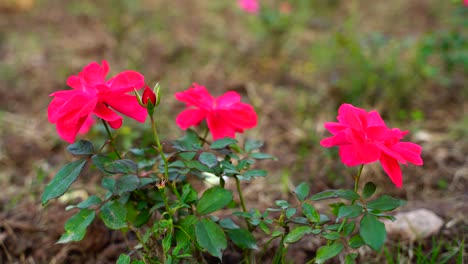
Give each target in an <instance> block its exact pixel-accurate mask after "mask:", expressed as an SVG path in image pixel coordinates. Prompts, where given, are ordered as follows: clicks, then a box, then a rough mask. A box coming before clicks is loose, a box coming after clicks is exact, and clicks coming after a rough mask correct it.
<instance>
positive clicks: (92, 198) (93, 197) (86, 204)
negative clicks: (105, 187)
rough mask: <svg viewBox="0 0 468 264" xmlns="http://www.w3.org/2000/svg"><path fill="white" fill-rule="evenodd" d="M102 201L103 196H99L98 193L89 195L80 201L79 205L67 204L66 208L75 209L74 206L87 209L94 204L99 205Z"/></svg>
mask: <svg viewBox="0 0 468 264" xmlns="http://www.w3.org/2000/svg"><path fill="white" fill-rule="evenodd" d="M101 202H102V200H101V198H99V197H97V196H96V195H91V196H90V197H88V199H86V200H84V201H82V202H80V203H79V204H77V205H71V206H67V208H65V210H67V211H68V210H70V209H73V208H80V209H85V208H89V207H91V206H93V205H98V204H100V203H101Z"/></svg>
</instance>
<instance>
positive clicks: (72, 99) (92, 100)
mask: <svg viewBox="0 0 468 264" xmlns="http://www.w3.org/2000/svg"><path fill="white" fill-rule="evenodd" d="M108 72H109V65H108V64H107V62H106V61H105V60H103V61H102V66H100V65H99V64H98V63H96V62H93V63H90V64H89V65H87V66H86V67H84V68H83V71H81V72H80V73H79V74H78V76H75V75H74V76H71V77H69V78H68V80H67V84H68V86H70V87H72V88H73V90H65V91H58V92H55V93H52V94H51V95H50V96H53V97H54V99H53V100H52V102H51V103H50V105H49V108H48V117H49V121H50V122H51V123H53V124H56V127H57V132H58V134H59V135H60V137H62V138H63V139H64V140H66V141H68V142H69V143H73V142H74V141H75V138H76V135H77V134H78V133H86V132H87V131H88V130H89V129H90V127H91V126H92V125H93V123H94V121H93V118H92V116H93V115H95V116H97V117H100V118H102V119H104V120H105V121H107V122H108V123H109V125H110V126H111V127H112V128H114V129H117V128H119V127H120V126H121V125H122V117H121V116H119V115H118V114H117V113H116V112H115V111H114V110H117V111H118V112H120V113H122V114H124V115H127V116H129V117H131V118H133V119H136V120H137V121H139V122H144V121H145V119H146V115H147V111H146V109H145V108H143V107H141V106H140V105H139V103H138V101H137V99H136V97H135V96H134V95H130V94H127V93H129V92H132V91H133V89H134V88H135V89H139V88H141V87H142V86H143V85H144V77H143V75H141V74H140V73H138V72H135V71H123V72H121V73H119V74H117V75H116V76H115V77H113V78H111V79H110V80H108V81H106V80H105V77H106V75H107V73H108ZM111 108H112V109H111Z"/></svg>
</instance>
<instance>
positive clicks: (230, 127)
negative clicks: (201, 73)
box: [175, 83, 257, 140]
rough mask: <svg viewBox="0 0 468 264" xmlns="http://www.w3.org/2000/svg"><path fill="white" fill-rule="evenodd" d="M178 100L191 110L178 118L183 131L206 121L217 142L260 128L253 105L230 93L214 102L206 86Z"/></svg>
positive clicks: (194, 85)
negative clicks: (242, 101)
mask: <svg viewBox="0 0 468 264" xmlns="http://www.w3.org/2000/svg"><path fill="white" fill-rule="evenodd" d="M175 97H176V98H177V100H179V101H182V102H184V103H186V104H187V109H186V110H184V111H183V112H182V113H180V114H179V115H178V116H177V119H176V123H177V125H178V126H179V127H180V128H182V129H183V130H185V129H187V128H189V127H191V126H196V125H198V124H200V122H201V121H203V120H204V119H206V122H207V124H208V128H209V130H210V132H211V135H212V136H213V140H217V139H220V138H224V137H230V138H234V137H235V133H242V132H244V129H248V128H253V127H255V126H256V125H257V114H256V113H255V110H254V109H253V107H252V106H251V105H248V104H245V103H241V102H240V99H241V98H240V95H239V94H238V93H236V92H232V91H230V92H227V93H225V94H224V95H222V96H220V97H218V98H213V96H211V95H210V94H209V93H208V91H207V90H206V88H205V87H204V86H201V85H198V84H196V83H194V84H193V86H192V87H191V88H189V89H188V90H186V91H184V92H180V93H176V94H175Z"/></svg>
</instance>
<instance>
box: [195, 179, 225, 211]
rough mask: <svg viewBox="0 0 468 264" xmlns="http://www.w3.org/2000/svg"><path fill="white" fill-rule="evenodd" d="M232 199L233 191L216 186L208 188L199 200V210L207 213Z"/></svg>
mask: <svg viewBox="0 0 468 264" xmlns="http://www.w3.org/2000/svg"><path fill="white" fill-rule="evenodd" d="M231 201H232V192H231V191H229V190H226V189H223V188H221V187H218V186H215V187H211V188H209V189H208V190H206V191H205V192H204V193H203V195H202V197H201V198H200V200H199V201H198V206H197V212H198V213H199V214H201V215H206V214H209V213H212V212H215V211H217V210H219V209H221V208H223V207H224V206H226V205H228V204H229V203H230V202H231Z"/></svg>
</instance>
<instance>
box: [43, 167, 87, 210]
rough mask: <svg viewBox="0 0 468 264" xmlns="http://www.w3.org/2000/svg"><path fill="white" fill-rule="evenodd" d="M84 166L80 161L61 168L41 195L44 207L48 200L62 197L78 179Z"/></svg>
mask: <svg viewBox="0 0 468 264" xmlns="http://www.w3.org/2000/svg"><path fill="white" fill-rule="evenodd" d="M85 164H86V160H85V159H80V160H75V161H73V162H70V163H68V164H66V165H65V166H63V167H62V168H61V169H60V170H59V172H57V174H56V175H55V176H54V178H53V179H52V181H50V182H49V184H47V186H46V187H45V190H44V193H43V194H42V204H43V205H44V204H46V203H47V202H48V201H49V200H50V199H54V198H57V197H59V196H62V194H64V193H65V192H66V191H67V190H68V188H69V187H70V185H71V184H72V183H73V182H74V181H75V180H76V178H78V176H79V175H80V173H81V170H83V167H84V165H85Z"/></svg>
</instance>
